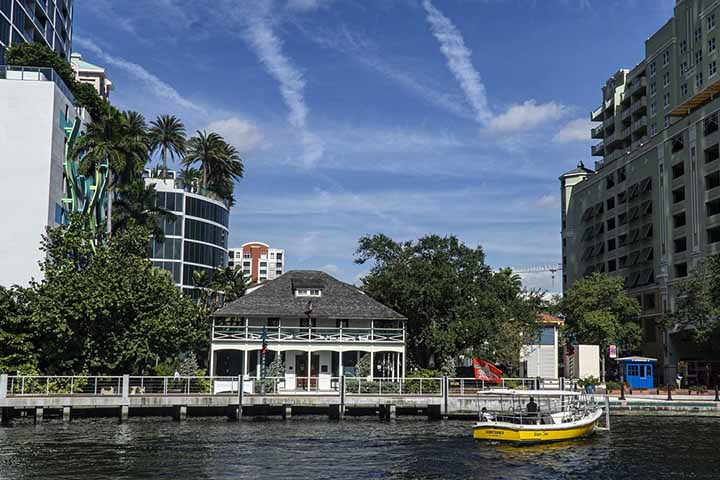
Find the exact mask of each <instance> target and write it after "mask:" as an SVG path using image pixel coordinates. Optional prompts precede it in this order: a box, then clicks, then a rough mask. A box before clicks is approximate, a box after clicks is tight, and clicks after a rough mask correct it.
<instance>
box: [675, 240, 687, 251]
mask: <svg viewBox="0 0 720 480" xmlns="http://www.w3.org/2000/svg"><path fill="white" fill-rule="evenodd" d="M673 249H674V251H675V253H682V252H684V251H686V250H687V238H685V237H680V238H676V239H675V240H673Z"/></svg>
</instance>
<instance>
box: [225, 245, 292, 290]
mask: <svg viewBox="0 0 720 480" xmlns="http://www.w3.org/2000/svg"><path fill="white" fill-rule="evenodd" d="M285 261H286V258H285V250H283V249H281V248H270V247H269V246H268V244H266V243H262V242H248V243H245V244H243V246H242V247H240V248H231V249H230V250H228V266H230V267H236V266H240V265H242V269H243V273H244V274H245V275H246V276H248V277H249V278H250V279H251V281H252V283H258V282H264V281H267V280H273V279H275V278H277V277H279V276H280V275H282V274H283V272H284V271H285Z"/></svg>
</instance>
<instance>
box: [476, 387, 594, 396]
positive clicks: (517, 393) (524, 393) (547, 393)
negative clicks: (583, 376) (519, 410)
mask: <svg viewBox="0 0 720 480" xmlns="http://www.w3.org/2000/svg"><path fill="white" fill-rule="evenodd" d="M478 394H479V395H507V396H513V395H514V396H522V397H579V396H580V395H582V394H583V393H582V392H573V391H568V390H510V389H507V388H491V389H490V390H483V391H480V392H478Z"/></svg>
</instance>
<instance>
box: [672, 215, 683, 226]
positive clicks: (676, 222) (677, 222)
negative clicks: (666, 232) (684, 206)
mask: <svg viewBox="0 0 720 480" xmlns="http://www.w3.org/2000/svg"><path fill="white" fill-rule="evenodd" d="M685 223H686V219H685V212H680V213H677V214H675V215H673V228H680V227H684V226H685Z"/></svg>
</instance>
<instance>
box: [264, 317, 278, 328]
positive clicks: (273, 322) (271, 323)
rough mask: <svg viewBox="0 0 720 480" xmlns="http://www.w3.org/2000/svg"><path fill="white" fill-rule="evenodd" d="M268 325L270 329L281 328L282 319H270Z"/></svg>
mask: <svg viewBox="0 0 720 480" xmlns="http://www.w3.org/2000/svg"><path fill="white" fill-rule="evenodd" d="M267 323H268V324H267V326H268V327H279V326H280V319H279V318H268V319H267Z"/></svg>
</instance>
